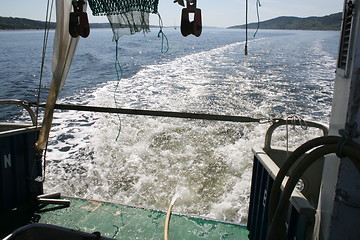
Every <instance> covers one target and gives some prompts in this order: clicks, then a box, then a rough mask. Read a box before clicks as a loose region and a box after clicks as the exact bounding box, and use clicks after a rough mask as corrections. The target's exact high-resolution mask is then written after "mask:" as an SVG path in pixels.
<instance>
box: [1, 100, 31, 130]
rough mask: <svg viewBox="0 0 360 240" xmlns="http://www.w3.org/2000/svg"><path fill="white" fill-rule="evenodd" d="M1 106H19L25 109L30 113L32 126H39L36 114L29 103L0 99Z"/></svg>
mask: <svg viewBox="0 0 360 240" xmlns="http://www.w3.org/2000/svg"><path fill="white" fill-rule="evenodd" d="M0 105H17V106H20V107H23V108H24V109H25V110H26V111H27V112H28V113H29V115H30V118H31V121H32V124H33V125H34V126H36V125H37V119H36V116H35V113H34V111H33V110H32V109H31V107H30V104H29V103H28V102H27V101H24V100H18V99H0Z"/></svg>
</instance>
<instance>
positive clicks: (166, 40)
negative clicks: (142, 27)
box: [157, 13, 169, 53]
mask: <svg viewBox="0 0 360 240" xmlns="http://www.w3.org/2000/svg"><path fill="white" fill-rule="evenodd" d="M157 15H158V16H159V28H160V30H159V33H158V37H160V36H161V53H167V52H168V51H169V40H168V38H167V37H166V35H165V33H164V32H163V30H162V29H163V27H164V23H163V20H162V18H161V16H160V13H158V14H157ZM164 40H165V41H164ZM164 42H165V43H166V48H164Z"/></svg>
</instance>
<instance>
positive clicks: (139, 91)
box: [0, 29, 339, 223]
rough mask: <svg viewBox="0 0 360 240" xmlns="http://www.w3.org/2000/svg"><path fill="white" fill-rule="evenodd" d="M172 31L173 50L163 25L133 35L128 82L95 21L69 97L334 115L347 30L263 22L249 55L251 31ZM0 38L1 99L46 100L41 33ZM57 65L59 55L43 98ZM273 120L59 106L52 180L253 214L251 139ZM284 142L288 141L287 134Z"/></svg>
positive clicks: (125, 53)
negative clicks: (164, 47)
mask: <svg viewBox="0 0 360 240" xmlns="http://www.w3.org/2000/svg"><path fill="white" fill-rule="evenodd" d="M165 34H167V37H168V38H169V44H170V49H169V52H168V53H166V54H161V52H160V49H161V39H159V38H157V30H155V29H153V30H152V32H151V33H149V34H146V35H144V34H136V35H134V36H124V37H122V38H121V39H120V43H119V47H120V49H119V53H120V57H119V58H120V62H121V66H122V70H123V71H122V79H121V80H120V81H118V80H117V79H116V78H117V77H116V72H115V68H114V61H115V43H113V42H112V41H111V38H112V36H111V30H110V29H95V30H92V33H91V35H90V37H89V38H88V39H81V40H80V43H79V46H78V51H77V53H76V55H75V59H74V61H73V66H72V68H71V70H70V73H69V77H68V81H67V83H66V84H65V87H64V90H63V92H62V93H61V97H60V99H59V101H58V102H60V103H66V104H82V105H90V106H100V107H116V106H117V107H123V108H134V109H147V110H169V111H181V112H199V113H212V114H227V115H239V116H249V117H255V118H264V119H271V118H279V117H286V116H287V115H290V114H297V115H299V116H301V117H303V118H305V119H308V120H316V121H320V122H323V123H325V124H327V123H328V119H329V113H330V108H331V100H332V90H333V81H334V77H335V74H334V70H335V66H336V55H337V47H338V40H339V32H332V31H321V32H320V31H319V32H318V31H264V30H261V31H260V32H259V33H258V35H257V36H256V38H252V39H250V42H249V55H248V56H244V54H243V53H244V39H245V35H244V31H241V30H225V29H204V32H203V35H202V36H201V37H200V38H195V37H187V38H183V37H182V36H181V35H180V33H179V32H178V31H175V30H173V29H165ZM52 35H53V33H51V36H52ZM0 40H1V43H2V44H1V45H0V50H1V53H2V54H1V55H0V59H1V64H2V68H1V69H0V81H1V85H2V87H1V89H2V91H1V93H0V98H19V99H24V100H27V101H35V100H36V95H37V90H36V89H37V86H38V79H39V68H40V60H41V48H42V46H41V44H42V32H40V31H2V32H0ZM50 50H51V46H50V49H49V51H48V54H47V60H50V59H51V53H50ZM50 71H51V64H50V63H49V61H48V62H47V64H46V65H45V71H44V80H43V83H42V92H43V95H42V96H43V97H42V100H44V99H45V98H46V90H47V89H48V86H49V84H50V83H49V80H50V78H51V76H50ZM23 118H26V116H25V114H24V113H23V112H22V111H21V110H19V109H14V108H10V107H3V108H1V113H0V119H2V120H6V121H7V120H21V119H23ZM268 127H269V124H254V123H251V124H250V123H246V124H245V123H225V122H211V121H205V120H189V119H170V118H161V117H143V116H129V115H116V114H105V113H87V112H85V113H84V112H75V111H58V112H56V113H55V119H54V125H53V131H52V133H51V135H50V137H51V139H50V142H49V147H48V152H47V155H46V160H47V163H46V182H45V188H46V191H48V192H51V191H60V192H62V193H63V194H64V195H71V196H73V195H75V196H80V197H86V198H95V199H100V200H107V201H113V202H118V203H126V204H132V205H141V206H146V207H151V208H159V209H167V206H168V204H169V203H170V202H171V200H172V199H173V197H174V196H176V197H177V201H176V203H175V206H174V209H173V210H174V211H178V212H185V213H194V214H200V215H205V216H208V217H214V218H218V219H223V220H229V221H236V222H243V223H245V222H246V219H247V208H248V202H249V194H250V180H251V167H252V153H251V148H252V147H253V146H263V142H264V134H265V131H266V129H267V128H268ZM298 131H300V130H298ZM118 134H119V137H118V139H117V140H116V138H117V136H118ZM316 134H318V133H316ZM294 135H295V137H296V138H299V137H300V136H301V135H304V133H303V132H302V131H301V132H300V133H299V132H298V133H296V132H295V133H294ZM306 135H308V137H312V136H314V134H313V133H311V132H310V133H307V134H306ZM275 142H276V143H277V144H279V145H283V144H284V143H285V137H284V135H281V134H279V135H277V136H276V141H275Z"/></svg>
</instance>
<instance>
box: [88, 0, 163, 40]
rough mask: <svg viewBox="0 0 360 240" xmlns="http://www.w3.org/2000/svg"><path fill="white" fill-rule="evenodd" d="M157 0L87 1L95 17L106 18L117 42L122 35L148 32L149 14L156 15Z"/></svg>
mask: <svg viewBox="0 0 360 240" xmlns="http://www.w3.org/2000/svg"><path fill="white" fill-rule="evenodd" d="M158 4H159V0H89V6H90V8H91V10H92V12H93V15H95V16H100V15H103V16H107V17H108V20H109V22H110V25H111V28H112V30H113V32H114V40H115V41H117V40H118V39H119V38H120V37H121V36H123V35H129V34H134V33H136V32H140V31H144V32H149V31H150V26H149V14H150V13H154V14H157V13H158Z"/></svg>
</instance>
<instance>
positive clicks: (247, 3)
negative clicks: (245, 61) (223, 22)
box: [245, 0, 249, 56]
mask: <svg viewBox="0 0 360 240" xmlns="http://www.w3.org/2000/svg"><path fill="white" fill-rule="evenodd" d="M245 4H246V6H245V21H246V23H245V56H247V55H248V12H249V0H246V1H245Z"/></svg>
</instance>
